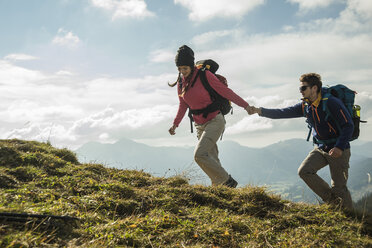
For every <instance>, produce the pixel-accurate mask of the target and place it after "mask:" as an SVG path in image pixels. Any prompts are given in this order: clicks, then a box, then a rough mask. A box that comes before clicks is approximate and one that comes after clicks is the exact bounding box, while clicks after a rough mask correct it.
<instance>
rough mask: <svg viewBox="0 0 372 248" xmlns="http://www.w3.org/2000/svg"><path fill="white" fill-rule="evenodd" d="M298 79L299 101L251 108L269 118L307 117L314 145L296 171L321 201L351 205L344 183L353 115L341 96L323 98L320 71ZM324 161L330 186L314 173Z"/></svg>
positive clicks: (346, 174)
mask: <svg viewBox="0 0 372 248" xmlns="http://www.w3.org/2000/svg"><path fill="white" fill-rule="evenodd" d="M300 83H301V84H300V92H301V94H302V96H303V99H302V100H303V102H302V103H298V104H296V105H294V106H291V107H287V108H283V109H267V108H255V107H251V111H250V112H251V113H258V114H259V115H260V116H264V117H268V118H272V119H280V118H295V117H306V118H307V120H306V121H307V123H308V124H309V127H311V129H312V132H313V140H314V143H315V144H317V147H316V148H314V149H313V150H312V151H311V152H310V153H309V154H308V156H307V157H306V158H305V160H304V161H303V162H302V164H301V166H300V167H299V168H298V174H299V176H300V177H301V178H302V179H303V180H304V181H305V183H306V184H307V185H308V186H309V187H310V188H311V189H312V190H313V191H314V192H315V193H316V194H317V195H318V196H320V197H321V198H322V199H323V201H324V202H326V203H330V204H341V206H342V207H344V208H345V209H352V200H351V195H350V192H349V190H348V189H347V186H346V183H347V179H348V169H349V160H350V143H349V140H350V138H351V135H352V133H353V129H354V124H353V121H352V118H351V116H350V114H349V113H348V111H347V110H346V108H345V105H344V104H343V103H342V102H341V100H340V99H338V98H336V97H333V96H330V97H329V98H328V100H327V101H324V100H325V99H322V94H323V95H324V91H323V90H322V81H321V77H320V75H318V74H316V73H308V74H304V75H302V76H301V77H300ZM323 104H327V107H328V109H329V111H330V113H331V117H328V118H326V116H327V113H326V112H325V111H324V110H323ZM337 127H340V128H337ZM326 165H329V169H330V173H331V178H332V184H331V186H329V185H328V184H327V183H326V182H325V181H324V180H323V179H322V178H321V177H319V176H318V175H317V174H316V173H317V171H318V170H320V169H321V168H323V167H325V166H326Z"/></svg>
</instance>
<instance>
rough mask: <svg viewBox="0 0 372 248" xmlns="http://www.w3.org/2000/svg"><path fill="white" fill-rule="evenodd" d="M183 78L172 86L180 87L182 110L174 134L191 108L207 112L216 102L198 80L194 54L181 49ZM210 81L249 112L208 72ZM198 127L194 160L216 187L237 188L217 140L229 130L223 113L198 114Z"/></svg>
mask: <svg viewBox="0 0 372 248" xmlns="http://www.w3.org/2000/svg"><path fill="white" fill-rule="evenodd" d="M175 62H176V66H177V68H178V71H179V77H178V80H177V82H176V83H174V84H172V85H170V86H175V85H176V84H177V88H178V98H179V101H180V103H179V107H178V112H177V116H176V118H175V119H174V122H173V126H172V127H171V128H170V129H169V133H170V134H171V135H174V134H175V133H176V132H175V130H176V128H177V127H178V125H179V124H180V122H181V120H182V118H183V117H184V115H185V113H186V111H187V109H188V108H189V107H190V109H194V110H195V109H203V108H205V107H206V106H208V105H209V104H211V103H212V100H211V98H210V95H209V93H208V91H207V90H206V89H205V88H204V86H203V84H202V82H201V80H200V78H199V77H198V69H197V68H196V67H195V64H194V52H193V50H192V49H191V48H189V47H188V46H186V45H184V46H181V47H180V48H179V49H178V51H177V55H176V58H175ZM205 72H206V78H207V80H208V82H209V84H210V85H211V87H212V88H213V89H214V90H215V91H216V92H217V93H218V94H220V95H221V96H223V97H224V98H226V99H228V100H230V101H231V102H233V103H235V104H237V105H239V106H240V107H243V108H244V109H245V110H247V112H248V110H249V104H248V103H247V102H246V101H244V100H243V99H242V98H241V97H239V96H238V95H237V94H235V93H234V92H233V91H232V90H231V89H229V88H228V87H227V86H226V85H224V84H222V83H221V82H220V81H219V80H218V79H217V77H216V76H215V75H214V74H213V73H211V72H210V71H208V70H205ZM193 119H194V121H195V127H196V130H197V137H198V140H199V142H198V144H197V146H196V147H195V151H194V159H195V161H196V163H197V164H198V165H199V166H200V168H201V169H202V170H203V171H204V172H205V173H206V174H207V175H208V176H209V178H210V179H211V181H212V185H214V186H215V185H221V184H222V185H226V186H228V187H233V188H235V187H236V186H237V184H238V183H237V182H236V181H235V180H234V179H233V178H232V177H231V175H229V174H228V173H227V172H226V171H225V169H224V168H223V167H222V166H221V162H220V160H219V159H218V148H217V141H218V139H219V137H220V136H221V134H222V133H223V131H224V129H225V124H226V121H225V118H224V116H223V115H222V114H221V113H220V111H219V110H217V111H214V112H211V113H208V115H207V116H205V115H203V114H199V115H194V114H193Z"/></svg>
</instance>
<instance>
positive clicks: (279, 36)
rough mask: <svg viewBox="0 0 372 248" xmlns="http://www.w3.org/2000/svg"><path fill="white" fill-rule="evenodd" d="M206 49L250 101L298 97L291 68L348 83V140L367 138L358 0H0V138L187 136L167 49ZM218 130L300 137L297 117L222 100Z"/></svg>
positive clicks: (245, 140) (368, 69) (371, 50)
mask: <svg viewBox="0 0 372 248" xmlns="http://www.w3.org/2000/svg"><path fill="white" fill-rule="evenodd" d="M184 44H186V45H188V46H190V47H191V48H192V49H193V50H194V52H195V57H196V60H201V59H206V58H212V59H214V60H215V61H217V62H218V63H219V65H220V69H219V70H218V73H220V74H222V75H224V76H225V77H226V78H227V79H228V83H229V86H230V88H231V89H233V90H234V91H235V92H236V93H237V94H238V95H240V96H241V97H242V98H244V99H245V100H246V101H247V102H248V103H249V104H251V105H254V106H257V107H268V108H282V107H287V106H290V105H293V104H295V103H297V102H299V101H300V98H301V95H300V93H299V91H298V87H299V84H300V83H299V77H300V76H301V75H302V74H304V73H308V72H316V73H319V74H320V75H321V76H322V80H323V84H324V85H334V84H338V83H343V84H346V85H347V86H349V88H351V89H353V90H355V91H357V93H358V94H357V95H356V103H357V104H359V105H361V107H362V111H361V115H362V119H364V120H367V121H368V123H367V124H362V127H361V136H360V138H359V139H360V141H359V142H366V141H372V82H371V81H372V80H371V78H372V1H370V0H162V1H156V0H53V1H50V0H32V1H30V0H11V1H10V0H0V138H1V139H9V138H19V139H26V140H38V141H43V142H46V141H49V142H51V143H52V145H55V146H57V147H67V148H70V149H76V148H78V147H79V146H81V145H83V144H84V143H87V142H90V141H97V142H102V143H113V142H116V141H118V140H120V139H122V138H128V139H132V140H135V141H138V142H142V143H145V144H148V145H152V146H192V145H194V144H195V143H196V135H195V133H194V134H191V133H190V123H189V120H188V118H187V116H185V118H184V119H183V122H182V123H181V125H180V127H179V128H178V129H177V130H176V132H177V134H176V135H175V136H170V135H169V134H168V129H169V128H170V127H171V125H172V123H173V119H174V117H175V115H176V112H177V108H178V97H177V93H176V88H171V87H169V86H168V85H167V83H168V82H174V81H175V79H176V77H177V75H178V72H177V68H176V66H175V63H174V57H175V55H176V52H177V49H178V47H180V46H182V45H184ZM233 109H234V113H233V115H227V116H226V121H227V125H226V130H225V133H224V136H223V139H224V140H232V141H236V142H238V143H240V144H242V145H246V146H250V147H262V146H266V145H269V144H272V143H275V142H278V141H281V140H286V139H292V138H303V139H305V138H306V136H307V131H308V130H307V126H306V124H305V119H304V118H298V119H286V120H271V119H267V118H263V117H259V116H257V115H252V116H248V114H247V113H246V112H245V111H244V110H243V109H242V108H240V107H239V106H236V105H235V106H234V108H233Z"/></svg>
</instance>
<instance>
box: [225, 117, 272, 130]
mask: <svg viewBox="0 0 372 248" xmlns="http://www.w3.org/2000/svg"><path fill="white" fill-rule="evenodd" d="M272 127H273V124H272V120H270V119H267V118H261V117H259V116H257V115H252V116H248V117H244V118H243V119H242V120H240V121H238V122H237V123H235V124H233V125H231V126H229V127H228V128H226V131H225V133H226V134H242V133H246V132H254V131H258V130H268V129H271V128H272Z"/></svg>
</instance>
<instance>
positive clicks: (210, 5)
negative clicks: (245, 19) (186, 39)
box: [174, 0, 265, 21]
mask: <svg viewBox="0 0 372 248" xmlns="http://www.w3.org/2000/svg"><path fill="white" fill-rule="evenodd" d="M174 3H175V4H180V5H181V6H183V7H185V8H187V9H189V10H190V14H189V18H190V19H191V20H193V21H206V20H209V19H212V18H216V17H223V18H240V17H242V16H243V15H245V14H246V13H248V12H249V11H251V10H253V9H254V8H256V7H258V6H260V5H262V4H264V3H265V0H250V1H247V0H234V1H229V0H219V1H215V0H203V1H200V0H174Z"/></svg>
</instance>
